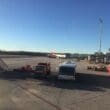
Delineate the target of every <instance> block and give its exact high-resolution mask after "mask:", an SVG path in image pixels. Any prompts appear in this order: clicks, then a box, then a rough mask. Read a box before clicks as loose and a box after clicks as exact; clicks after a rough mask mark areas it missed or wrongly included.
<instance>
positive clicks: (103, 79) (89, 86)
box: [0, 72, 110, 92]
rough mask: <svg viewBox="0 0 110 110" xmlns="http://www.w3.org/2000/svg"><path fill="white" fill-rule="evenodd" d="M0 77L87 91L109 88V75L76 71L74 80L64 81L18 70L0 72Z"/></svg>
mask: <svg viewBox="0 0 110 110" xmlns="http://www.w3.org/2000/svg"><path fill="white" fill-rule="evenodd" d="M0 79H6V80H11V81H12V80H14V81H17V80H21V79H22V80H26V79H34V81H35V79H36V81H37V80H40V81H41V83H40V85H41V86H49V87H54V88H61V89H70V90H87V91H101V92H104V91H105V89H110V76H104V75H95V74H86V73H78V74H77V80H76V81H66V80H58V79H57V77H56V76H49V77H46V78H45V77H37V78H34V77H32V76H31V77H30V75H29V74H27V73H18V72H5V73H2V74H0Z"/></svg>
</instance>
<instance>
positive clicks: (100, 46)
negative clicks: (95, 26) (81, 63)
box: [99, 18, 103, 53]
mask: <svg viewBox="0 0 110 110" xmlns="http://www.w3.org/2000/svg"><path fill="white" fill-rule="evenodd" d="M99 22H100V36H99V37H100V38H99V41H100V42H99V53H101V51H102V34H103V20H102V18H99Z"/></svg>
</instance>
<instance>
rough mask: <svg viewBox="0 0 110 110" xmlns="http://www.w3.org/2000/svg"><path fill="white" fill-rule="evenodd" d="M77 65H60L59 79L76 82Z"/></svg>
mask: <svg viewBox="0 0 110 110" xmlns="http://www.w3.org/2000/svg"><path fill="white" fill-rule="evenodd" d="M75 68H76V64H75V63H70V62H69V63H68V62H67V63H63V64H61V65H59V71H58V79H64V80H75V76H76V70H75Z"/></svg>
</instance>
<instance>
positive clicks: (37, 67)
mask: <svg viewBox="0 0 110 110" xmlns="http://www.w3.org/2000/svg"><path fill="white" fill-rule="evenodd" d="M36 70H37V71H43V70H44V67H43V66H36Z"/></svg>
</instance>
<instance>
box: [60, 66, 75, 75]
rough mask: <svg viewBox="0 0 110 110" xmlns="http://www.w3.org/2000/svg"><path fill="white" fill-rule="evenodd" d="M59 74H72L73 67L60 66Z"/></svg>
mask: <svg viewBox="0 0 110 110" xmlns="http://www.w3.org/2000/svg"><path fill="white" fill-rule="evenodd" d="M59 74H61V75H73V74H74V68H72V67H60V69H59Z"/></svg>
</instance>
